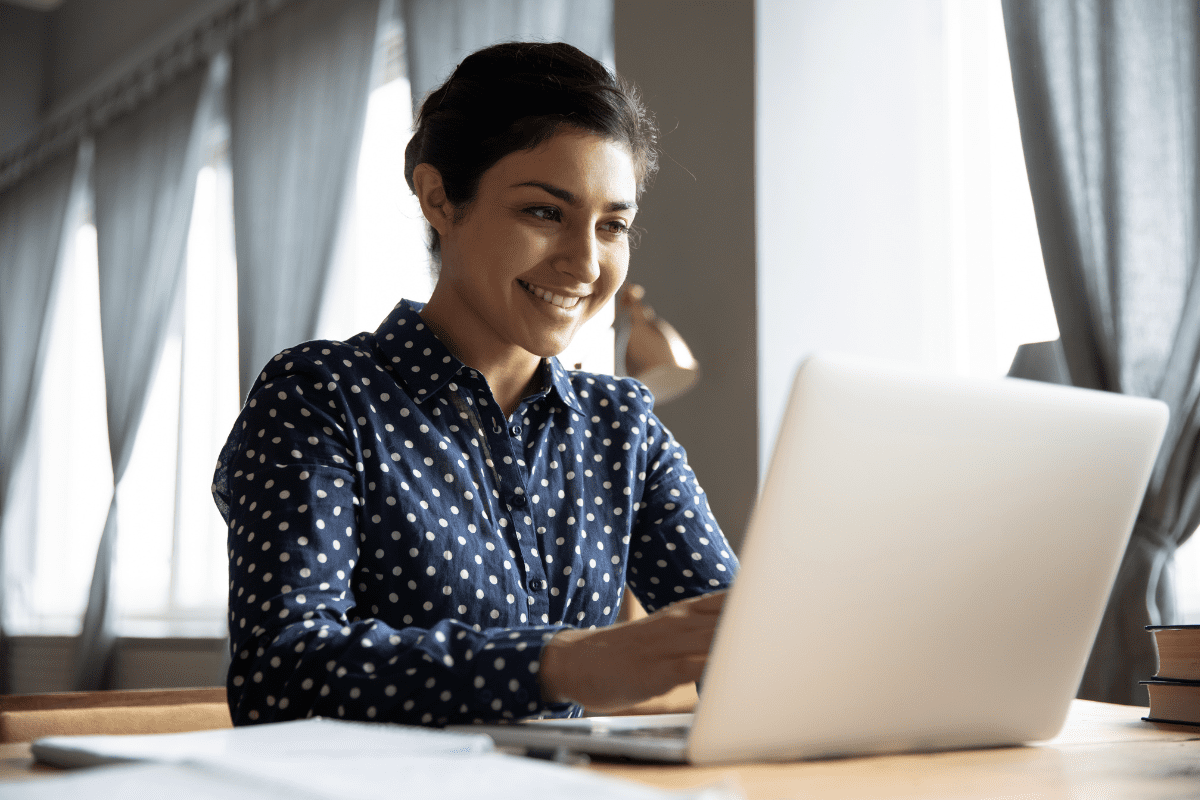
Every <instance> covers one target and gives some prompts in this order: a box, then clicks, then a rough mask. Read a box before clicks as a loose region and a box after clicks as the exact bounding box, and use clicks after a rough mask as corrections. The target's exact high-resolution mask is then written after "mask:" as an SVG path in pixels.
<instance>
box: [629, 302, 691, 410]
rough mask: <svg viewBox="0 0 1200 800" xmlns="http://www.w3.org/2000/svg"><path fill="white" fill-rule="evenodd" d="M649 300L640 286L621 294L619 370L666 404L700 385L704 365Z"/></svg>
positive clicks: (658, 400) (659, 401)
mask: <svg viewBox="0 0 1200 800" xmlns="http://www.w3.org/2000/svg"><path fill="white" fill-rule="evenodd" d="M645 297H646V290H645V289H644V288H643V287H641V286H639V285H638V284H636V283H630V284H626V285H625V287H624V288H622V289H621V291H620V292H619V293H618V294H617V316H616V321H615V322H614V323H613V324H614V326H615V328H616V350H617V353H616V356H617V357H616V366H617V370H618V372H620V373H621V374H624V375H628V376H630V377H632V378H637V379H638V380H639V381H641V382H642V383H644V384H646V386H648V387H649V388H650V391H651V392H653V393H654V397H655V400H656V401H657V402H658V403H666V402H669V401H671V400H674V399H675V398H676V397H679V396H680V395H681V394H684V393H685V392H687V391H688V390H689V389H691V388H692V387H693V386H695V385H696V381H698V380H700V364H699V363H698V362H697V361H696V359H695V357H694V356H693V355H692V351H691V350H690V349H688V346H687V343H686V342H684V341H683V337H682V336H680V335H679V333H678V332H677V331H676V330H675V329H674V328H673V327H671V325H670V323H668V322H667V321H666V320H664V319H661V318H660V317H659V316H658V315H657V314H655V313H654V309H653V308H651V307H650V306H648V305H646V303H644V302H643V301H644V299H645Z"/></svg>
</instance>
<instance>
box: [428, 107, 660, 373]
mask: <svg viewBox="0 0 1200 800" xmlns="http://www.w3.org/2000/svg"><path fill="white" fill-rule="evenodd" d="M636 195H637V181H636V178H635V175H634V166H633V160H632V158H631V157H630V154H629V152H628V150H627V149H626V148H625V147H624V146H622V145H620V144H616V143H614V142H611V141H609V140H607V139H604V138H601V137H599V136H596V135H593V134H590V133H583V132H579V131H567V132H562V133H559V134H557V135H555V136H553V137H552V138H551V139H549V140H548V141H546V142H544V143H542V144H541V145H539V146H538V147H536V148H534V149H532V150H522V151H518V152H515V153H510V154H509V155H507V156H505V157H504V158H502V159H500V161H498V162H496V164H495V165H493V166H492V167H491V168H490V169H488V170H487V171H486V172H485V173H483V176H482V177H481V179H480V182H479V192H478V194H477V195H476V197H475V199H474V201H472V203H471V204H470V205H469V206H468V207H467V210H466V213H465V215H464V216H463V217H462V218H461V219H458V220H454V219H449V220H447V219H445V218H443V219H442V222H441V225H438V224H437V223H436V222H435V227H438V229H439V230H438V233H439V236H440V237H441V258H442V268H441V273H440V275H439V277H438V285H437V288H436V289H435V291H434V296H435V297H437V296H438V295H439V294H441V295H442V297H441V298H440V299H441V300H442V301H443V302H444V303H446V305H447V306H451V307H453V308H454V310H455V311H456V314H455V316H454V317H453V321H452V329H451V330H450V331H448V333H449V334H450V335H451V337H452V338H453V339H454V342H455V344H456V345H457V346H458V348H459V349H460V350H462V351H463V354H464V355H469V356H471V357H473V358H478V357H480V356H483V357H484V358H487V357H489V356H491V357H495V356H499V357H504V353H503V352H502V350H505V349H507V350H511V349H512V348H514V347H516V348H520V349H522V350H524V351H527V352H528V353H530V354H532V355H535V356H539V357H541V356H551V355H557V354H558V353H560V352H562V351H563V349H564V348H566V346H567V345H568V344H569V343H570V342H571V339H572V337H574V335H575V332H576V331H577V330H579V326H580V325H582V324H583V323H584V322H586V321H587V320H588V319H590V318H591V317H592V316H593V315H595V313H596V312H597V311H599V310H600V307H601V306H603V305H604V304H605V303H606V302H608V300H609V298H611V297H612V296H613V293H614V292H616V290H617V289H618V287H620V285H621V283H622V282H623V281H624V280H625V274H626V272H627V270H628V267H629V236H628V235H629V227H630V226H631V225H632V224H633V218H634V214H635V212H636V209H637V206H636V204H635V202H634V199H635V197H636ZM431 222H433V220H431ZM431 302H432V301H431ZM481 348H482V349H481Z"/></svg>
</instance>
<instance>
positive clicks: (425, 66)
mask: <svg viewBox="0 0 1200 800" xmlns="http://www.w3.org/2000/svg"><path fill="white" fill-rule="evenodd" d="M404 27H405V35H406V41H405V45H406V49H407V54H408V78H409V81H410V82H411V84H412V97H413V116H414V117H415V116H416V112H417V111H418V110H419V109H420V107H421V102H422V101H423V100H424V99H425V95H427V94H429V92H431V91H433V90H434V89H436V88H437V87H438V86H440V85H441V84H442V82H443V81H445V80H446V78H448V77H450V73H451V72H453V71H454V67H455V66H457V65H458V62H459V61H462V60H463V58H465V57H466V56H468V55H470V54H471V53H473V52H474V51H476V50H478V49H480V48H481V47H486V46H487V45H490V44H495V43H497V42H507V41H519V40H531V41H542V42H567V43H569V44H573V45H575V46H576V47H578V48H579V49H580V50H582V51H583V52H585V53H587V54H588V55H590V56H591V57H592V58H595V59H597V60H598V61H602V62H604V64H605V65H607V66H608V68H609V69H612V68H613V4H612V0H408V2H406V3H405V4H404Z"/></svg>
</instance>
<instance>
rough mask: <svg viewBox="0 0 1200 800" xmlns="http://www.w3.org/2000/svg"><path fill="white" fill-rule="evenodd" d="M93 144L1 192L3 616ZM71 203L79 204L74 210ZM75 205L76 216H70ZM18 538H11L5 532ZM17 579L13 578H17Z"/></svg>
mask: <svg viewBox="0 0 1200 800" xmlns="http://www.w3.org/2000/svg"><path fill="white" fill-rule="evenodd" d="M91 159H92V151H91V147H90V146H81V147H80V148H79V149H78V151H77V152H76V153H72V154H71V155H69V156H65V157H61V158H58V159H56V160H54V161H51V162H50V163H48V164H46V165H45V166H43V167H42V168H40V169H39V170H38V171H36V172H34V173H33V174H31V175H28V176H27V177H25V178H24V179H23V180H21V181H20V182H19V183H17V184H15V185H13V186H11V187H9V188H8V189H5V190H4V191H3V192H2V193H0V287H3V291H2V292H0V526H3V529H4V530H5V533H6V539H5V541H3V542H0V575H3V576H4V580H3V581H2V582H0V620H3V618H4V610H5V599H6V598H5V595H7V594H8V592H10V591H12V590H13V589H14V584H16V583H19V582H20V577H21V576H19V575H16V574H14V573H15V571H16V570H19V569H21V567H22V566H24V563H13V561H16V562H26V561H27V559H24V558H20V559H13V561H10V558H11V557H12V556H13V554H15V553H29V552H31V550H32V547H33V542H32V536H33V531H32V530H30V529H28V528H27V527H25V526H19V525H16V524H4V523H6V522H8V523H11V522H12V520H11V519H10V511H11V509H12V508H13V506H14V505H15V504H12V503H10V502H9V501H10V499H13V494H12V492H13V487H14V485H15V484H16V482H17V481H16V477H17V476H16V474H15V471H16V469H17V465H18V464H20V463H21V462H22V456H23V454H24V452H25V446H26V443H27V440H28V434H29V430H30V427H31V424H32V418H33V403H34V399H35V398H36V396H37V385H38V383H39V377H40V375H41V365H42V361H43V358H44V354H45V349H46V344H47V339H48V333H49V331H48V328H49V325H48V321H49V306H50V298H51V297H53V295H54V287H55V285H56V283H57V280H58V275H59V266H60V264H61V262H62V259H63V258H64V255H65V253H66V252H68V251H69V249H70V248H69V247H68V246H67V245H68V240H69V237H70V235H71V233H72V232H73V226H72V225H71V224H70V222H71V221H72V220H74V221H76V222H78V217H79V214H78V211H79V210H80V209H81V208H82V206H83V201H84V199H85V198H84V194H85V191H86V184H87V178H88V175H89V173H90V170H91ZM72 206H74V209H72ZM72 210H74V211H75V212H76V213H72ZM9 535H15V536H20V537H21V538H22V541H20V542H12V541H9V540H8V539H7V536H9ZM14 578H15V579H16V580H14ZM3 635H4V633H3V627H2V625H0V692H2V691H5V690H7V685H6V684H7V678H8V661H7V658H5V657H4V653H5V650H6V648H5V647H4V645H3V638H2V637H3Z"/></svg>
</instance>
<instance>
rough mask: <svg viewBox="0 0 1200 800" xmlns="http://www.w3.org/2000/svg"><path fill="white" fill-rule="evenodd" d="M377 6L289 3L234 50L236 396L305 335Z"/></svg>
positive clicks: (318, 290)
mask: <svg viewBox="0 0 1200 800" xmlns="http://www.w3.org/2000/svg"><path fill="white" fill-rule="evenodd" d="M378 15H379V1H378V0H349V2H344V1H343V0H306V1H305V2H299V3H293V4H291V5H289V6H287V7H285V8H284V9H283V10H281V11H280V12H279V13H278V14H276V15H275V16H274V17H272V18H271V19H270V20H268V21H267V22H266V23H264V24H263V25H262V26H261V27H260V28H258V29H256V30H254V31H252V32H251V33H250V34H248V35H247V36H245V37H244V38H243V39H241V40H240V41H239V42H238V43H237V45H236V47H235V49H234V61H233V81H232V101H231V109H230V120H231V132H230V152H231V157H232V168H233V207H234V221H235V237H236V240H237V262H238V329H239V333H238V336H239V348H238V350H239V359H240V376H241V391H242V395H243V396H245V394H246V392H247V391H249V389H250V386H251V384H253V382H254V378H255V376H257V375H258V372H259V370H260V369H262V366H263V364H265V363H266V362H267V360H268V359H269V358H270V357H271V356H273V355H275V353H277V352H279V351H280V350H282V349H283V348H285V347H290V346H291V345H294V344H296V343H298V342H301V341H304V340H306V339H311V338H312V337H313V336H314V335H315V332H316V327H317V319H318V313H319V311H320V303H321V295H322V293H323V291H324V288H325V283H326V280H327V276H328V273H329V268H330V262H331V260H332V256H333V252H334V246H335V241H336V238H337V232H338V228H339V224H340V221H341V214H342V207H343V203H344V198H345V194H346V191H347V189H348V187H349V185H350V180H351V178H353V176H354V174H355V167H356V165H357V160H358V150H359V145H360V143H361V141H362V130H363V124H364V121H365V117H366V104H367V97H368V95H369V92H370V79H371V66H372V61H373V56H374V52H375V32H376V24H377V18H378ZM396 146H397V147H403V146H404V145H403V143H399V142H398V143H397V145H396Z"/></svg>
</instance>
